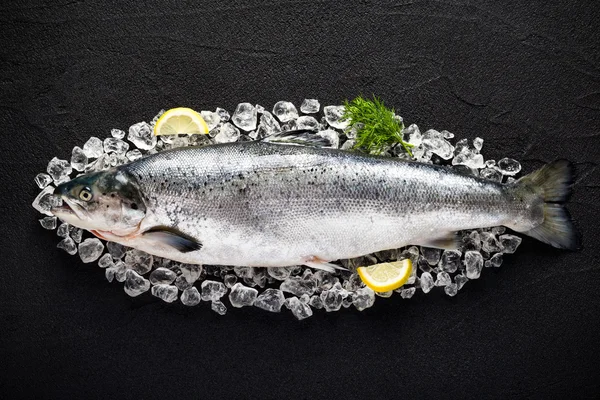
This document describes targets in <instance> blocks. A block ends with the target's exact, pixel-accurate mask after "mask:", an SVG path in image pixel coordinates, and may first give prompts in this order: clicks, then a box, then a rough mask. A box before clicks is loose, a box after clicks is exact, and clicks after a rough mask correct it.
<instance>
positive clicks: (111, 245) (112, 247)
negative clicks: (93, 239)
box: [106, 242, 126, 259]
mask: <svg viewBox="0 0 600 400" xmlns="http://www.w3.org/2000/svg"><path fill="white" fill-rule="evenodd" d="M106 248H107V249H108V252H109V253H110V255H111V256H113V258H114V259H119V258H122V257H123V256H124V255H125V250H126V248H125V246H123V245H122V244H120V243H115V242H107V243H106Z"/></svg>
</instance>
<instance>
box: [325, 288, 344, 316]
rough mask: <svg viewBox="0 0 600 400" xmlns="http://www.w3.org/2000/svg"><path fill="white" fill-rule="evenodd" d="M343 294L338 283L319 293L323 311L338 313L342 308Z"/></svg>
mask: <svg viewBox="0 0 600 400" xmlns="http://www.w3.org/2000/svg"><path fill="white" fill-rule="evenodd" d="M343 294H344V289H343V288H342V285H341V284H340V283H336V284H335V285H333V287H332V288H331V289H329V290H324V291H323V292H321V301H322V302H323V306H324V307H325V311H327V312H331V311H338V310H339V309H340V308H342V300H343V298H344V296H343Z"/></svg>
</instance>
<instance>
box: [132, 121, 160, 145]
mask: <svg viewBox="0 0 600 400" xmlns="http://www.w3.org/2000/svg"><path fill="white" fill-rule="evenodd" d="M127 140H129V141H130V142H131V143H133V145H134V146H135V147H137V148H138V149H141V150H150V149H152V148H153V147H154V146H156V141H157V138H156V136H154V134H153V133H152V128H151V127H150V125H148V124H147V123H146V122H138V123H137V124H133V125H131V126H130V127H129V134H128V135H127Z"/></svg>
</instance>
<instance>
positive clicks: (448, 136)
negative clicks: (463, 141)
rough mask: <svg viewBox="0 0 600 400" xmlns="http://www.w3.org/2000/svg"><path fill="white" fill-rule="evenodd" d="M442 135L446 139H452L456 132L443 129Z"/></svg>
mask: <svg viewBox="0 0 600 400" xmlns="http://www.w3.org/2000/svg"><path fill="white" fill-rule="evenodd" d="M441 134H442V136H443V137H444V139H452V138H453V137H454V133H452V132H448V131H446V130H443V131H442V132H441Z"/></svg>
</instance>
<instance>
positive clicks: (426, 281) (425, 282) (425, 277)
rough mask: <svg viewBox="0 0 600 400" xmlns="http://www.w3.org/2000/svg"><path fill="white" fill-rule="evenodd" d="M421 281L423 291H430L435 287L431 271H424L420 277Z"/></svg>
mask: <svg viewBox="0 0 600 400" xmlns="http://www.w3.org/2000/svg"><path fill="white" fill-rule="evenodd" d="M419 281H420V283H421V290H423V293H429V292H430V291H431V289H433V277H432V276H431V274H430V273H429V272H423V273H422V274H421V277H420V279H419Z"/></svg>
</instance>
